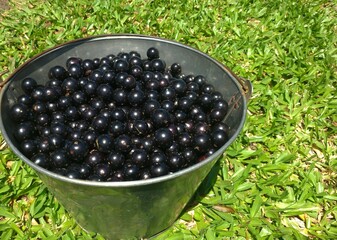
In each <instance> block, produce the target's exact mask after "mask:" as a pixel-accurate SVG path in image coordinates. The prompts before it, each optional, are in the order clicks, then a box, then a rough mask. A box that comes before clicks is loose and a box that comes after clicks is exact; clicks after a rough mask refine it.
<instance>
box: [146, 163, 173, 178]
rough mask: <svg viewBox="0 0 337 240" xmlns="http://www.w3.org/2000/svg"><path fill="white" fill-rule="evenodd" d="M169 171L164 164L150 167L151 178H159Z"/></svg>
mask: <svg viewBox="0 0 337 240" xmlns="http://www.w3.org/2000/svg"><path fill="white" fill-rule="evenodd" d="M169 171H170V169H169V167H168V166H167V164H165V163H156V164H153V165H152V166H151V176H153V177H160V176H165V175H167V174H168V173H169Z"/></svg>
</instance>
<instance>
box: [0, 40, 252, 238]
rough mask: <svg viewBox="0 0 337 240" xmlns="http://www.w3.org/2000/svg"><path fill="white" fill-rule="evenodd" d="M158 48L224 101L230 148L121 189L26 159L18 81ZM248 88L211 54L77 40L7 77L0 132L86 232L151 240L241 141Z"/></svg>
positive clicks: (156, 43)
mask: <svg viewBox="0 0 337 240" xmlns="http://www.w3.org/2000/svg"><path fill="white" fill-rule="evenodd" d="M150 47H156V48H158V49H159V51H160V56H161V58H162V59H164V60H165V61H166V63H167V65H170V64H172V63H174V62H178V63H180V65H181V66H182V69H183V72H184V73H185V74H194V75H198V74H202V75H204V76H206V78H207V79H208V81H209V82H210V83H212V84H213V85H214V86H215V88H216V90H218V91H220V92H221V93H222V94H223V96H224V98H225V99H226V100H227V101H228V102H229V109H230V110H229V113H228V115H227V116H226V118H225V120H224V121H225V122H226V123H227V124H228V126H229V127H230V133H229V137H230V139H229V141H228V142H227V143H226V144H225V145H224V146H222V147H221V148H220V149H219V150H218V151H217V152H215V153H214V154H213V155H212V156H210V157H208V158H207V159H205V160H204V161H202V162H200V163H198V164H196V165H193V166H191V167H189V168H187V169H184V170H181V171H178V172H176V173H173V174H171V175H166V176H162V177H158V178H153V179H149V180H138V181H126V182H93V181H85V180H76V179H69V178H66V177H63V176H61V175H57V174H55V173H53V172H50V171H47V170H45V169H43V168H41V167H39V166H37V165H35V164H34V163H32V162H31V161H30V160H29V159H27V158H26V157H25V156H24V155H23V154H22V153H21V152H20V150H19V148H18V146H19V143H18V142H17V140H16V139H15V138H14V134H13V129H14V123H13V122H12V121H11V119H10V116H8V114H9V109H10V107H11V106H12V105H13V104H14V103H15V102H16V101H17V97H18V96H19V95H21V94H22V93H23V92H22V91H21V88H20V82H21V80H22V79H23V78H25V77H32V78H34V79H36V80H37V81H38V83H41V84H43V83H44V82H45V81H47V80H48V78H47V77H46V76H47V74H48V70H49V69H50V68H51V67H52V66H54V65H64V64H65V62H66V60H67V59H68V58H69V57H73V56H78V57H81V58H82V59H84V58H91V59H92V58H96V57H97V58H100V57H103V56H106V55H108V54H110V53H114V54H116V53H118V52H121V51H123V52H128V51H132V50H135V51H138V52H139V53H140V54H141V55H142V56H146V50H147V49H148V48H150ZM250 94H251V84H250V82H249V81H247V80H243V79H241V78H239V77H237V76H235V75H234V74H233V73H232V72H231V71H230V70H229V69H228V68H226V67H224V66H223V65H222V64H220V63H219V62H217V61H215V60H214V59H212V58H210V57H209V56H208V55H206V54H204V53H202V52H200V51H198V50H196V49H194V48H191V47H188V46H186V45H183V44H180V43H177V42H174V41H169V40H166V39H161V38H156V37H149V36H143V35H103V36H96V37H89V38H85V39H79V40H75V41H71V42H68V43H65V44H63V45H60V46H57V47H55V48H52V49H49V50H47V51H45V52H43V53H42V54H39V55H38V56H35V57H34V58H32V59H30V60H29V61H27V62H26V63H25V64H23V65H22V66H21V67H19V68H18V69H17V70H16V71H15V72H14V73H13V74H12V75H11V76H10V77H9V78H8V83H7V84H6V85H5V87H4V88H3V89H2V91H1V96H0V106H1V117H0V128H1V131H2V134H3V137H4V138H5V140H6V142H7V143H8V145H9V146H10V147H11V149H12V150H13V151H14V153H15V154H16V155H18V156H19V158H21V159H22V160H23V161H24V162H25V163H27V164H28V165H29V166H31V167H32V168H33V169H34V170H35V171H36V173H37V174H38V176H39V177H40V178H41V180H42V181H43V183H44V184H45V185H46V186H47V187H48V189H49V190H50V191H51V192H52V193H53V194H54V196H55V197H56V199H57V200H58V201H59V202H60V203H61V204H62V205H63V206H64V207H65V208H66V209H67V210H68V211H69V212H70V214H71V215H72V216H73V217H74V218H75V219H76V221H77V222H78V223H79V224H80V225H81V226H82V227H83V228H84V229H86V230H89V231H93V232H98V233H100V234H102V235H103V236H105V237H106V238H108V239H128V238H141V237H150V236H153V235H155V234H157V233H159V232H161V231H163V230H165V229H166V228H168V227H170V226H171V225H172V224H173V223H174V222H175V221H176V219H177V218H178V217H179V215H180V214H181V213H182V211H183V209H184V207H185V206H186V204H187V203H188V202H189V200H190V199H191V197H192V196H193V194H194V193H195V192H196V190H197V188H198V187H199V186H200V184H201V183H202V182H203V181H204V180H205V179H206V177H207V175H208V174H209V173H210V171H211V169H212V167H213V166H214V165H215V163H216V162H217V160H218V159H219V158H220V157H221V156H222V154H223V153H224V151H225V150H226V148H227V147H228V146H229V145H230V144H231V143H232V142H233V141H234V140H235V138H236V137H237V136H238V134H239V133H240V131H241V130H242V127H243V125H244V121H245V118H246V112H247V101H248V99H249V97H250Z"/></svg>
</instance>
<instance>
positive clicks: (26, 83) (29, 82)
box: [21, 78, 37, 94]
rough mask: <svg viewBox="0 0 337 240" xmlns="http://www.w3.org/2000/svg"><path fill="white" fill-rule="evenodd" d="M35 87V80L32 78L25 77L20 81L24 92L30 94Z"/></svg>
mask: <svg viewBox="0 0 337 240" xmlns="http://www.w3.org/2000/svg"><path fill="white" fill-rule="evenodd" d="M36 87H37V82H36V81H35V79H33V78H25V79H23V80H22V82H21V88H22V90H23V91H24V92H25V93H26V94H30V93H31V92H33V90H34V89H35V88H36Z"/></svg>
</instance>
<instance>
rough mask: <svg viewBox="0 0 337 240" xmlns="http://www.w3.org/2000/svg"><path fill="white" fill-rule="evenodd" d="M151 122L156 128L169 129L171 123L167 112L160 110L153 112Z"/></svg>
mask: <svg viewBox="0 0 337 240" xmlns="http://www.w3.org/2000/svg"><path fill="white" fill-rule="evenodd" d="M151 120H152V122H153V124H154V125H155V126H156V127H167V126H168V124H169V123H170V115H169V113H168V111H167V110H165V109H163V108H158V109H155V110H154V111H153V112H152V117H151Z"/></svg>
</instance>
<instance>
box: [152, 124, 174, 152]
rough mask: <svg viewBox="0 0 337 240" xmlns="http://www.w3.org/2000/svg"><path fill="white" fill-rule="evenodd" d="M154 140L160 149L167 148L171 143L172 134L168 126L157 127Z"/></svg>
mask: <svg viewBox="0 0 337 240" xmlns="http://www.w3.org/2000/svg"><path fill="white" fill-rule="evenodd" d="M154 141H155V142H156V143H157V144H158V146H159V147H160V148H162V149H166V148H169V147H170V146H171V145H172V143H173V134H172V132H171V131H170V130H169V129H168V128H159V129H158V130H156V131H155V133H154Z"/></svg>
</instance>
